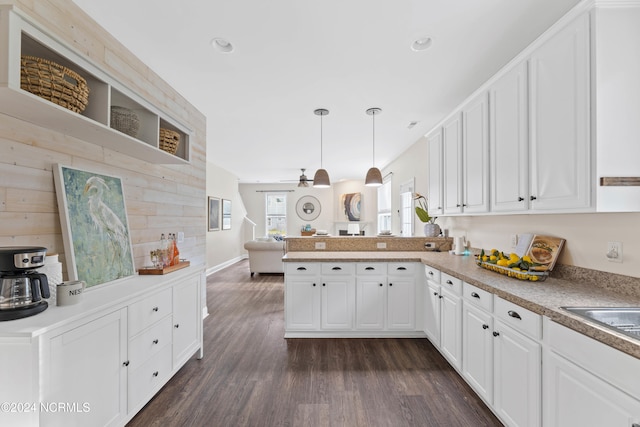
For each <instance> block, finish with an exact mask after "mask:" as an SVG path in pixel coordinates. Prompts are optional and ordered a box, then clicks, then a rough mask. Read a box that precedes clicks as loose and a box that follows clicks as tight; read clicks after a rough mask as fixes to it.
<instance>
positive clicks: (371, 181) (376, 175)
mask: <svg viewBox="0 0 640 427" xmlns="http://www.w3.org/2000/svg"><path fill="white" fill-rule="evenodd" d="M381 112H382V110H381V109H380V108H369V109H368V110H367V114H368V115H370V116H371V118H372V120H373V162H372V163H373V166H371V169H369V171H368V172H367V177H366V178H365V180H364V185H366V186H367V187H379V186H381V185H382V173H381V172H380V169H378V168H377V167H376V114H380V113H381Z"/></svg>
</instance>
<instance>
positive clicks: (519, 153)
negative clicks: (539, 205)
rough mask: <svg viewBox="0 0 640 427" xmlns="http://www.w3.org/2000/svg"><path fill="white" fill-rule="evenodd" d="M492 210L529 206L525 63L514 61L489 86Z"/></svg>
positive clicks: (510, 209)
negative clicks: (509, 68)
mask: <svg viewBox="0 0 640 427" xmlns="http://www.w3.org/2000/svg"><path fill="white" fill-rule="evenodd" d="M489 107H490V108H489V120H490V133H489V154H490V162H489V163H490V165H491V167H490V168H489V170H490V175H491V177H490V182H491V191H490V199H491V211H492V212H515V211H524V210H527V209H528V208H529V165H528V162H529V153H528V149H529V138H528V127H527V124H528V120H527V114H528V113H527V112H528V108H527V63H526V62H521V63H519V64H517V65H515V66H514V67H513V68H512V69H511V70H509V71H508V72H507V73H506V74H504V75H503V76H501V77H500V78H499V79H498V80H497V81H496V82H495V83H493V84H492V85H491V87H490V88H489Z"/></svg>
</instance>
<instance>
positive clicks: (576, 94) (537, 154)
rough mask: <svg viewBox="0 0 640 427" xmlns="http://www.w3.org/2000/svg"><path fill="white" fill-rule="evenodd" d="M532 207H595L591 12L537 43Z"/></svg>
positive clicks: (533, 79)
mask: <svg viewBox="0 0 640 427" xmlns="http://www.w3.org/2000/svg"><path fill="white" fill-rule="evenodd" d="M529 64H530V65H529V67H530V73H529V88H530V89H529V93H530V102H529V105H530V111H529V124H530V136H531V140H530V151H529V152H530V168H531V169H530V170H531V175H530V176H531V182H530V195H529V200H530V202H531V203H530V206H531V209H533V210H545V211H547V210H553V211H558V210H573V209H577V210H582V211H584V210H586V209H588V208H590V207H591V191H592V188H593V186H592V181H593V180H592V167H591V160H592V154H591V132H590V123H591V121H590V117H589V114H590V111H591V108H590V107H591V106H590V96H589V94H590V93H591V91H590V79H589V69H590V64H589V15H588V14H583V15H581V16H579V17H578V18H576V19H575V20H574V21H572V22H571V23H570V24H568V25H567V26H565V27H564V28H563V29H562V30H560V31H559V32H558V33H557V34H555V35H554V36H553V37H551V38H550V39H549V40H547V41H546V42H545V43H544V44H542V45H541V46H540V47H538V48H537V49H536V50H535V51H534V52H533V53H532V54H531V57H530V60H529Z"/></svg>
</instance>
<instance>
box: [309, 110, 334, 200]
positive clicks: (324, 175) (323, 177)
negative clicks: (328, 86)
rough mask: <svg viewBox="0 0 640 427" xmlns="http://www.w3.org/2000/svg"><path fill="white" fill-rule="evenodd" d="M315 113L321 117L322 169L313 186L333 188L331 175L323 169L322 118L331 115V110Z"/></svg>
mask: <svg viewBox="0 0 640 427" xmlns="http://www.w3.org/2000/svg"><path fill="white" fill-rule="evenodd" d="M313 113H314V114H315V115H316V116H320V169H318V170H317V171H316V174H315V175H314V176H313V186H314V187H316V188H328V187H330V186H331V181H330V180H329V173H328V172H327V171H326V169H323V168H322V117H323V116H326V115H327V114H329V110H326V109H324V108H318V109H317V110H314V112H313Z"/></svg>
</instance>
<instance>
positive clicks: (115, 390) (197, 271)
mask: <svg viewBox="0 0 640 427" xmlns="http://www.w3.org/2000/svg"><path fill="white" fill-rule="evenodd" d="M203 282H204V274H203V269H202V268H198V267H190V268H187V269H183V270H179V271H177V272H174V273H171V274H169V275H165V276H132V277H130V278H126V279H122V280H120V281H118V282H113V283H108V284H103V285H99V286H97V287H95V288H92V289H89V290H87V291H86V292H85V293H84V295H83V298H82V300H81V301H80V302H79V303H77V304H75V305H70V306H54V305H52V304H50V306H49V308H47V310H45V311H44V312H42V313H40V314H37V315H35V316H31V317H27V318H24V319H18V320H12V321H8V322H2V323H1V324H0V354H1V355H2V358H3V363H2V364H0V376H1V377H2V378H3V384H5V385H6V386H4V387H2V388H0V400H2V401H4V402H14V403H15V405H16V406H15V411H3V412H1V413H0V425H19V426H43V427H50V426H65V427H69V426H88V425H90V426H122V425H125V424H126V423H127V421H129V420H130V419H131V418H133V416H134V415H135V414H136V413H137V412H138V411H139V410H140V409H141V408H142V407H143V406H144V405H145V404H146V403H147V402H148V401H149V400H150V399H151V398H152V397H153V395H154V394H155V393H157V392H158V391H159V390H160V388H162V386H163V385H164V384H165V383H166V382H167V381H168V380H169V379H170V378H171V376H173V375H174V374H175V373H176V372H177V371H178V370H179V369H180V368H181V367H182V366H183V365H184V364H185V363H186V362H187V360H189V358H190V357H191V356H192V355H193V354H195V353H196V352H197V351H198V350H200V357H201V356H202V308H201V307H202V306H201V300H200V295H201V286H202V284H203ZM27 403H28V404H29V405H30V406H29V407H28V408H27V407H26V406H25V405H26V404H27Z"/></svg>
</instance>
